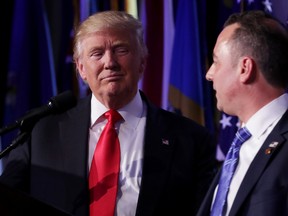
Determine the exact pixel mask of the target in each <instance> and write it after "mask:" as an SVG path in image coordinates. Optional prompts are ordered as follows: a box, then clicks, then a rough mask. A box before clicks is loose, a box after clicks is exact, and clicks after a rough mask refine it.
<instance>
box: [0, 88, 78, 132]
mask: <svg viewBox="0 0 288 216" xmlns="http://www.w3.org/2000/svg"><path fill="white" fill-rule="evenodd" d="M76 102H77V100H76V98H75V97H74V95H73V94H72V92H71V91H65V92H63V93H61V94H59V95H56V96H54V97H52V98H50V100H49V102H48V104H46V105H44V106H41V107H39V108H35V109H32V110H31V111H29V112H27V114H26V115H24V116H23V117H21V118H20V119H18V120H16V121H15V122H14V123H13V124H11V125H8V126H5V127H3V128H2V129H0V135H1V134H3V133H6V132H8V131H11V130H13V129H15V128H18V127H25V128H27V126H29V127H28V128H30V127H31V126H33V125H34V124H35V123H36V122H37V121H38V120H39V119H40V118H43V117H45V116H47V115H50V114H56V113H61V112H64V111H66V110H68V109H70V108H72V107H74V106H75V105H76Z"/></svg>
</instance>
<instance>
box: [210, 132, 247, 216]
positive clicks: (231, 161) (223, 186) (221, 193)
mask: <svg viewBox="0 0 288 216" xmlns="http://www.w3.org/2000/svg"><path fill="white" fill-rule="evenodd" d="M250 137H251V134H250V132H249V131H248V130H247V129H246V128H245V127H243V128H240V129H239V130H238V131H237V133H236V135H235V138H234V140H233V142H232V144H231V147H230V149H229V151H228V153H227V155H226V159H225V161H224V164H223V168H222V172H221V177H220V180H219V184H218V190H217V194H216V197H215V200H214V203H213V207H212V210H211V214H210V215H211V216H221V215H224V214H225V212H226V201H227V194H228V191H229V187H230V182H231V179H232V177H233V174H234V171H235V169H236V167H237V164H238V159H239V150H240V147H241V145H242V144H243V143H244V142H245V141H246V140H248V139H249V138H250Z"/></svg>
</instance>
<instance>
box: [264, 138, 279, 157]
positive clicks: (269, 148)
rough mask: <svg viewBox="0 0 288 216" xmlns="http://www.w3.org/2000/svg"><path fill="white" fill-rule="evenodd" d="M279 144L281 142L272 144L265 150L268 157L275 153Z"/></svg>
mask: <svg viewBox="0 0 288 216" xmlns="http://www.w3.org/2000/svg"><path fill="white" fill-rule="evenodd" d="M278 144H279V142H276V141H274V142H272V143H270V144H269V146H268V148H267V149H266V150H265V154H267V155H268V154H271V153H272V152H273V151H274V149H275V148H276V147H277V146H278Z"/></svg>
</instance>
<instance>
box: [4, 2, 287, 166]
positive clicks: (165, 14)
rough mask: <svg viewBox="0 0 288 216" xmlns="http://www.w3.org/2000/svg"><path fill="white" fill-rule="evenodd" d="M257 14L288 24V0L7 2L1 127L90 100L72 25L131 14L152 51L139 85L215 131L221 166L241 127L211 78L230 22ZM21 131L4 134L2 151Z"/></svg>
mask: <svg viewBox="0 0 288 216" xmlns="http://www.w3.org/2000/svg"><path fill="white" fill-rule="evenodd" d="M254 9H260V10H264V11H266V12H268V13H271V14H273V15H275V16H276V17H277V18H278V19H279V20H281V21H282V22H283V24H284V25H286V26H287V25H288V0H3V1H2V7H1V10H2V13H1V16H2V19H1V20H2V21H3V22H2V33H1V35H2V36H1V47H2V49H1V51H2V63H4V64H3V66H4V67H2V70H1V72H0V88H1V90H0V125H1V127H4V126H7V125H9V124H11V123H13V122H15V120H17V119H19V118H20V117H21V116H23V115H24V114H25V113H26V112H27V111H29V110H31V109H33V108H36V107H39V106H42V105H45V104H47V102H48V101H49V99H50V98H51V97H53V96H55V95H57V94H59V93H61V92H63V91H66V90H71V91H72V92H73V93H74V94H75V95H76V96H77V97H79V98H80V97H83V96H85V95H87V94H88V93H89V91H88V89H87V87H86V85H85V84H84V83H82V81H81V80H79V79H78V78H77V76H76V73H75V69H74V64H73V62H72V41H73V34H74V31H73V30H74V26H75V25H77V24H78V23H79V22H81V21H82V20H84V19H85V18H87V17H88V16H89V15H90V14H92V13H95V12H97V11H103V10H125V11H127V12H129V13H131V14H132V15H133V16H135V17H136V18H138V19H139V20H141V21H142V23H143V26H144V29H145V39H146V43H147V46H148V49H149V58H148V64H147V68H146V71H145V74H144V77H143V79H142V80H141V82H140V83H139V88H140V89H142V90H143V91H144V92H145V93H146V95H147V96H148V97H149V98H150V100H151V101H153V102H154V103H155V104H156V105H158V106H159V107H162V108H164V109H167V110H170V111H171V112H176V113H178V114H179V115H184V116H186V117H188V118H191V119H194V120H195V121H197V122H198V123H200V124H202V125H204V126H205V127H207V128H208V129H209V130H210V131H211V132H212V133H213V134H215V136H216V137H217V139H218V151H217V159H218V160H219V161H221V160H223V158H224V156H225V154H226V152H227V150H228V148H229V145H230V143H231V140H232V138H233V136H234V134H235V132H236V130H237V129H238V126H239V123H238V119H237V118H236V117H233V116H228V115H226V114H225V113H219V112H218V111H217V109H216V107H215V97H214V92H213V89H212V85H211V82H208V81H206V80H205V73H206V71H207V69H208V68H209V66H210V65H211V62H212V50H213V46H214V44H215V41H216V38H217V35H218V34H219V32H220V31H221V29H222V25H223V23H224V21H225V20H226V19H227V17H228V16H229V15H230V14H231V13H233V12H240V11H245V10H254ZM3 58H4V59H3ZM287 70H288V69H287ZM287 72H288V71H287ZM16 133H17V130H16V131H11V132H9V133H5V134H0V136H1V137H0V138H1V139H0V142H1V146H2V150H4V149H5V148H6V147H7V146H8V145H9V144H10V143H11V142H12V140H13V139H14V138H15V135H16Z"/></svg>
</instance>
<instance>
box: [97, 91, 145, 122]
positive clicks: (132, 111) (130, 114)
mask: <svg viewBox="0 0 288 216" xmlns="http://www.w3.org/2000/svg"><path fill="white" fill-rule="evenodd" d="M143 106H144V105H143V101H142V99H141V96H140V92H139V91H137V93H136V95H135V97H134V98H133V100H132V101H131V102H130V103H129V104H127V105H126V106H124V107H122V108H120V109H119V110H118V112H119V113H120V114H121V116H122V117H123V119H124V120H125V123H126V124H127V126H128V127H132V128H136V127H137V125H138V123H139V120H140V117H142V115H143V111H144V109H143ZM106 111H108V108H107V107H105V106H104V105H103V104H102V103H100V101H99V100H97V98H96V97H95V96H94V95H93V94H92V97H91V127H92V126H93V125H94V124H95V123H97V122H96V121H97V120H98V119H99V118H100V117H101V116H102V115H103V114H104V113H105V112H106ZM128 119H129V120H128Z"/></svg>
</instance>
